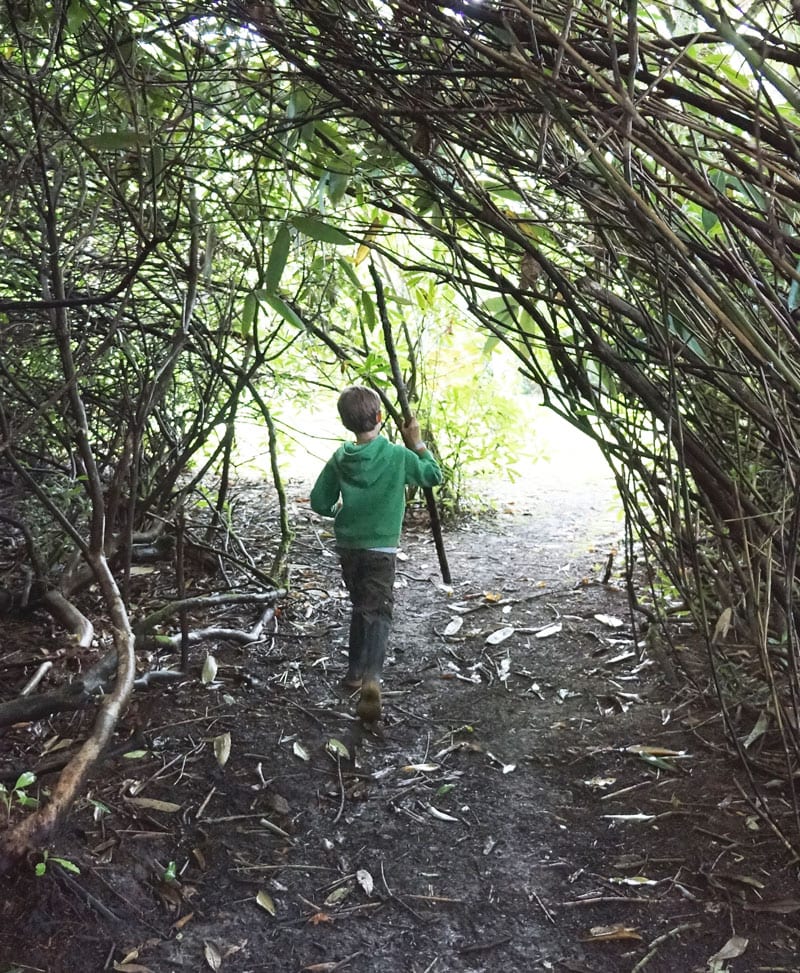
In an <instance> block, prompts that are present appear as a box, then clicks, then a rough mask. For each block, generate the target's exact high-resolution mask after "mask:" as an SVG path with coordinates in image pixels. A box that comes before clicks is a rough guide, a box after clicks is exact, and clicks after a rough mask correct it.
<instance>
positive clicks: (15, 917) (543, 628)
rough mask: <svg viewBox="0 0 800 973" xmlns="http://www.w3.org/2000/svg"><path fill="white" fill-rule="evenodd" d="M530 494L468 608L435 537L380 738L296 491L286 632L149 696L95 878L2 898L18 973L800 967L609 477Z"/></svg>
mask: <svg viewBox="0 0 800 973" xmlns="http://www.w3.org/2000/svg"><path fill="white" fill-rule="evenodd" d="M528 486H529V487H530V489H529V490H524V489H519V488H516V489H515V490H513V491H511V492H510V493H509V494H508V495H507V496H506V497H501V499H500V502H499V507H498V514H497V516H496V518H495V519H493V520H490V521H487V522H482V523H475V524H472V525H471V526H468V527H465V528H463V529H461V530H458V531H455V532H451V533H449V534H448V536H447V550H448V555H449V559H450V564H451V569H452V572H453V577H454V585H453V590H452V591H447V590H445V589H444V588H443V586H441V585H440V584H439V583H438V582H437V568H436V559H435V552H434V550H433V547H432V545H431V543H430V542H429V540H428V537H427V532H426V530H425V525H424V523H423V522H422V520H421V519H420V520H419V521H418V522H413V521H412V524H411V526H410V527H409V529H408V530H407V532H406V542H405V547H404V552H405V554H406V555H407V559H406V560H404V561H403V562H402V564H401V574H400V587H399V588H398V604H397V622H396V627H395V633H394V637H393V642H392V651H391V653H390V658H389V660H388V664H387V667H386V671H385V677H386V678H385V689H386V721H385V725H384V728H383V732H382V733H381V734H380V735H379V736H376V735H374V734H367V733H365V732H363V731H362V730H361V728H360V727H359V724H358V723H357V722H356V721H355V719H354V718H353V715H352V714H353V709H354V707H353V702H352V700H348V699H347V698H346V697H342V696H340V695H339V692H338V690H337V680H338V678H339V677H340V676H341V674H342V672H343V671H344V666H345V655H344V643H345V636H346V619H347V605H346V602H345V600H344V598H343V593H342V590H341V586H340V585H339V579H338V569H337V564H336V560H335V558H334V557H333V556H330V554H329V553H326V548H327V547H329V544H330V541H329V539H328V538H326V537H325V536H324V532H323V530H322V525H321V523H320V522H319V520H318V519H317V518H315V517H313V515H311V514H309V513H308V511H307V505H306V504H305V503H304V502H303V499H302V495H301V494H302V492H303V491H302V489H300V485H298V484H295V492H296V493H299V494H300V495H299V496H298V499H297V503H296V508H297V511H298V518H299V523H300V525H301V531H300V536H299V538H298V543H297V546H296V548H295V558H294V560H295V567H294V578H293V591H292V595H291V597H290V599H289V600H288V603H287V605H286V606H285V607H284V610H283V613H282V618H281V621H280V627H279V630H278V632H277V633H276V634H275V635H274V637H271V638H270V639H268V640H267V641H266V642H264V643H263V644H260V645H258V646H253V647H249V648H247V649H243V648H236V647H231V646H228V645H218V646H214V647H212V649H211V651H213V654H214V656H215V658H216V660H217V663H218V671H217V673H216V677H215V678H214V680H213V681H211V682H210V683H208V684H206V685H204V684H203V683H202V682H201V681H200V680H199V679H196V678H195V679H192V680H186V681H184V682H181V683H179V684H178V685H176V686H174V687H172V688H170V689H168V690H167V692H166V695H164V692H163V690H160V691H159V692H157V693H152V694H147V693H144V694H142V695H140V696H137V698H136V700H135V702H134V704H133V706H132V707H131V711H130V712H129V714H128V717H127V719H126V726H125V728H123V732H133V733H135V741H136V742H135V744H134V743H132V744H130V748H131V749H127V748H123V750H125V751H126V752H127V754H128V756H122V755H119V754H118V755H117V756H116V757H115V758H113V759H112V758H110V759H109V760H108V761H107V763H106V765H105V766H104V768H103V771H102V774H101V775H100V776H99V777H98V779H97V780H96V781H95V783H94V785H93V788H92V792H91V794H90V795H89V799H88V800H86V801H83V802H81V804H80V805H79V806H78V807H77V808H76V809H75V813H74V814H73V816H72V819H71V822H70V830H69V832H68V833H64V834H62V835H60V836H59V838H58V840H57V842H56V844H55V845H54V848H53V853H54V854H57V855H59V856H61V857H63V858H65V859H68V860H70V861H72V862H74V863H75V864H76V865H77V866H78V867H80V869H81V872H80V875H69V874H66V873H64V872H63V871H62V870H61V869H60V868H59V867H58V866H57V865H53V864H51V865H50V866H49V868H48V871H47V874H46V875H45V876H44V877H41V878H35V877H34V876H33V873H32V864H31V865H29V866H27V867H25V868H23V869H21V870H20V873H19V875H18V876H15V882H14V883H13V884H10V885H6V887H5V888H4V890H3V893H2V895H3V901H2V905H0V970H6V969H8V970H26V971H27V970H45V971H47V973H60V971H65V973H75V971H79V970H80V971H83V970H87V971H89V970H91V971H93V970H103V969H109V970H119V971H123V973H143V971H146V970H151V971H153V973H169V971H184V970H187V971H201V970H208V969H214V970H222V971H225V973H246V971H252V973H256V971H287V973H292V971H301V970H309V971H320V973H321V971H332V970H347V971H354V973H357V971H372V970H377V969H380V970H381V971H383V973H478V971H486V973H490V971H498V970H504V971H530V970H555V971H596V973H605V971H633V970H641V969H647V970H648V971H649V973H658V971H670V973H675V971H695V970H697V971H710V973H721V971H723V970H729V971H750V970H760V969H773V970H776V969H783V970H796V969H798V968H800V966H798V963H797V961H796V959H795V957H796V955H797V952H798V938H799V934H798V930H797V929H796V928H795V926H796V924H795V922H794V920H793V917H792V914H791V913H792V912H793V911H794V909H793V907H792V906H791V901H792V900H793V898H794V896H795V895H796V892H795V890H794V886H793V884H792V883H793V879H794V873H793V872H792V871H791V870H789V869H788V868H784V867H783V863H782V854H781V853H780V851H779V849H777V848H776V843H775V841H774V840H773V839H772V838H770V837H769V836H768V835H767V834H765V831H764V828H763V825H761V824H760V822H759V820H758V818H757V816H756V815H755V814H754V813H753V811H752V809H751V808H750V807H749V806H748V804H747V802H746V800H745V799H744V797H743V796H742V794H741V793H740V792H739V790H738V789H737V788H736V787H735V785H734V783H733V780H732V778H733V776H734V775H735V774H736V773H737V768H736V766H735V765H734V764H732V763H729V762H728V761H727V758H726V756H725V753H724V751H723V750H722V749H720V748H719V743H720V735H719V726H718V724H717V722H716V721H714V720H713V719H712V720H711V721H710V722H708V723H701V724H700V723H699V722H698V721H699V719H700V718H699V716H698V715H697V714H694V713H693V712H692V711H691V709H690V707H689V706H688V705H687V699H688V698H684V697H683V696H681V695H677V696H676V695H675V694H674V690H670V688H669V686H668V685H666V684H665V681H664V679H663V674H662V673H661V671H660V670H659V669H658V667H657V666H656V665H654V664H653V660H651V659H648V658H647V657H646V656H645V657H644V658H640V657H639V655H637V653H636V652H635V651H634V648H635V647H634V644H633V641H632V637H631V629H630V622H629V618H628V614H627V606H626V601H625V597H624V594H623V592H622V590H621V589H620V588H619V587H618V586H616V585H615V584H614V583H613V579H612V584H610V585H603V584H600V583H599V577H600V574H601V573H602V570H603V568H604V566H605V564H606V561H607V557H608V554H609V552H610V550H611V549H612V547H613V546H614V544H615V543H616V542H617V540H618V535H619V533H620V530H621V525H620V522H619V520H618V519H617V517H616V514H615V513H614V512H613V510H612V509H611V500H610V495H609V491H608V484H607V483H602V482H598V481H597V480H596V478H594V477H591V476H586V477H584V478H581V477H580V476H578V475H572V476H571V477H570V479H569V481H566V480H565V479H564V478H563V476H559V475H557V474H556V475H554V476H550V477H549V478H545V477H544V476H542V477H540V478H539V479H538V480H537V482H536V483H535V484H534V483H531V484H529V485H528ZM257 500H258V498H257V497H256V498H255V499H254V504H255V502H257ZM615 619H617V620H619V622H620V623H621V624H617V622H616V621H615ZM459 621H460V627H458V626H459ZM195 661H196V670H197V673H199V670H200V667H201V666H202V661H203V660H202V657H197V658H196V660H195ZM73 719H74V720H77V718H73ZM13 732H14V733H18V734H19V733H23V732H30V730H15V731H13ZM53 732H56V733H58V734H60V735H61V736H62V737H68V736H69V735H70V734H71V733H73V732H79V726H78V724H77V722H75V723H72V722H71V721H70V720H69V719H64V720H63V721H58V722H57V723H56V724H55V725H54V726H51V727H47V728H45V730H44V731H43V738H44V737H48V736H50V734H52V733H53ZM226 734H229V735H230V757H229V759H228V760H227V763H226V764H225V766H224V768H223V767H221V766H220V765H219V760H218V758H217V757H215V741H216V749H217V753H219V752H220V748H224V747H225V746H226V742H225V741H226ZM9 742H10V743H11V744H12V745H13V744H14V742H15V738H14V737H13V734H12V737H11V739H10V740H9V739H8V738H7V740H6V743H7V744H8V743H9ZM645 748H659V750H657V751H653V750H650V751H648V750H647V749H645ZM130 754H133V756H131V755H130ZM92 801H95V802H100V804H99V805H98V804H97V803H92ZM776 901H777V902H778V906H775V905H774V903H775V902H776ZM781 902H782V903H783V905H781V904H780V903H781ZM787 902H788V903H789V904H788V905H787ZM765 903H766V911H765ZM798 908H800V904H798ZM726 944H727V949H728V951H729V952H730V954H731V955H732V956H733V958H731V959H728V960H725V959H721V960H719V961H714V960H712V959H710V958H711V957H712V956H713V955H714V954H716V953H717V951H719V950H720V949H721V948H723V947H726ZM3 964H5V965H3Z"/></svg>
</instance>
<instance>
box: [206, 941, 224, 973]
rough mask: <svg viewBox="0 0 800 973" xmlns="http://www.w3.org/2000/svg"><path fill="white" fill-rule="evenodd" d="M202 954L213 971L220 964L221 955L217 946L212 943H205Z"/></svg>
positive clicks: (217, 968)
mask: <svg viewBox="0 0 800 973" xmlns="http://www.w3.org/2000/svg"><path fill="white" fill-rule="evenodd" d="M203 955H204V956H205V958H206V963H208V965H209V966H210V967H211V969H212V970H214V973H217V971H218V970H219V969H220V967H221V966H222V956H220V952H219V950H218V949H217V947H216V946H215V945H214V944H213V943H206V944H205V947H204V949H203Z"/></svg>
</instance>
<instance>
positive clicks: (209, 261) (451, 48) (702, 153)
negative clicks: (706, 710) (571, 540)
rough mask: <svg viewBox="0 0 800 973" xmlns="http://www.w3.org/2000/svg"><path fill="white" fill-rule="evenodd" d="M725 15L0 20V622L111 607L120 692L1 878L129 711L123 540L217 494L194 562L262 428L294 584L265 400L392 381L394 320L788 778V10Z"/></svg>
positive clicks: (375, 12) (798, 183)
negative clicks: (543, 441) (484, 405)
mask: <svg viewBox="0 0 800 973" xmlns="http://www.w3.org/2000/svg"><path fill="white" fill-rule="evenodd" d="M743 9H744V8H742V7H738V6H736V5H734V4H730V3H727V2H720V3H719V4H717V5H715V6H708V5H706V4H705V3H704V2H703V0H687V2H686V4H685V5H683V6H681V7H678V6H675V5H672V4H667V3H662V2H660V0H656V2H653V3H650V4H632V5H626V6H623V5H618V4H615V3H613V2H608V3H606V2H600V0H591V2H588V3H584V4H572V3H568V2H565V3H552V2H545V3H543V4H530V3H529V2H528V0H497V2H487V3H472V2H466V0H464V2H461V0H444V2H442V0H435V2H434V0H430V2H429V0H423V2H412V0H387V2H386V3H383V2H378V0H352V2H351V0H271V2H267V3H258V2H254V3H243V4H239V3H229V4H227V5H225V4H207V5H205V6H204V5H203V4H202V3H200V4H194V5H191V7H187V5H184V4H175V3H170V2H166V3H163V2H160V3H149V2H145V3H138V4H126V3H122V2H119V0H114V2H112V3H103V4H99V3H94V2H90V0H81V2H71V3H69V4H66V3H56V4H45V3H42V2H38V0H33V2H30V3H14V4H7V5H5V6H4V8H3V12H2V14H0V19H1V20H2V26H3V30H2V34H3V37H4V40H3V42H2V45H0V76H1V77H2V84H0V101H1V102H2V104H1V105H0V108H1V110H2V118H3V124H2V129H1V130H0V131H1V132H2V135H0V138H2V143H3V149H2V161H0V190H1V191H2V209H1V210H0V213H1V214H2V222H1V223H0V234H1V235H0V247H1V248H2V263H0V278H1V281H2V283H1V285H0V341H1V342H2V358H1V360H0V475H2V482H1V483H0V488H2V491H3V493H2V496H3V500H2V503H0V521H2V525H3V535H4V537H5V543H6V551H7V553H8V555H9V556H8V558H7V559H6V561H5V562H4V565H5V567H4V574H3V578H2V585H1V587H2V591H0V599H2V607H3V609H4V611H5V612H6V613H7V614H9V613H15V612H16V613H19V612H20V611H21V610H23V609H25V608H29V607H30V606H32V605H44V606H46V607H47V608H48V609H49V610H50V611H51V612H53V613H55V614H56V615H57V616H58V617H59V618H60V619H62V620H65V622H66V623H67V624H70V623H74V625H77V630H78V633H79V638H85V637H86V633H85V632H83V634H82V635H81V634H80V633H81V621H80V620H78V621H77V622H76V621H75V610H74V607H73V603H72V599H73V596H74V595H75V594H76V593H77V592H79V591H81V590H82V588H84V587H85V586H86V585H87V584H88V583H89V582H90V581H91V582H94V583H96V584H97V585H98V588H99V591H100V593H101V595H102V606H103V607H102V611H101V612H100V613H99V615H98V617H97V618H95V619H94V620H93V621H94V624H95V625H96V626H98V627H99V628H103V629H107V631H108V633H109V637H110V638H113V642H114V646H113V651H112V653H111V657H112V670H113V669H115V671H116V678H115V679H114V680H113V690H112V691H110V692H109V693H108V695H107V696H105V697H104V702H103V705H102V706H101V707H100V708H99V710H98V716H97V723H96V726H95V732H94V734H93V737H92V740H91V741H89V743H88V744H87V746H86V747H85V748H84V750H83V751H82V752H81V754H80V755H79V757H78V758H77V759H76V761H75V762H73V764H71V765H70V766H69V767H68V768H67V769H66V770H65V771H64V773H63V774H62V777H61V780H60V781H59V785H58V787H57V788H56V789H55V790H54V791H53V795H52V799H51V801H50V804H49V805H48V806H47V807H45V808H42V809H40V810H39V811H37V812H36V814H33V815H30V816H29V817H28V818H27V819H26V821H25V822H24V826H23V827H22V828H18V829H16V831H15V833H14V834H13V835H12V836H11V837H9V836H8V835H6V840H5V852H4V861H5V863H6V864H7V863H8V862H9V861H11V860H13V859H14V857H15V856H17V855H18V854H20V853H21V851H22V850H24V848H25V847H27V846H28V845H29V844H30V843H31V842H32V841H35V840H37V836H41V835H42V834H43V833H46V831H47V829H48V828H49V827H51V826H52V823H53V821H55V820H56V819H57V817H58V815H59V814H60V813H61V811H62V810H63V808H64V807H66V806H68V804H69V802H70V800H72V799H73V798H74V795H75V794H76V793H77V792H78V791H79V790H80V787H81V786H82V783H81V782H82V780H83V779H84V775H85V773H86V769H87V767H89V766H91V763H92V761H93V759H95V758H96V755H97V753H98V752H100V750H101V749H102V747H103V746H104V744H105V742H106V741H107V740H108V739H109V735H110V734H111V732H112V731H113V727H114V724H115V721H116V719H117V717H118V716H119V713H120V712H121V710H122V709H123V708H124V706H125V703H126V700H127V698H128V696H129V695H130V692H131V687H132V685H133V679H134V670H135V652H136V643H137V634H136V633H135V632H134V631H133V629H132V627H131V620H130V618H129V617H128V612H127V607H126V585H127V582H128V579H129V576H130V567H131V560H132V557H133V555H134V552H135V549H136V548H137V545H141V544H143V543H158V542H159V541H160V540H161V541H163V540H164V536H165V535H169V537H171V538H172V541H171V542H172V543H174V538H175V536H176V535H177V536H178V540H179V541H180V536H181V531H180V526H181V522H182V518H183V517H184V516H185V509H186V508H187V507H190V506H191V505H193V504H196V502H197V499H198V497H201V498H202V500H203V504H204V507H205V508H206V509H207V510H208V511H209V521H208V524H207V528H208V529H207V533H206V535H205V536H206V539H207V541H208V545H209V547H210V548H212V549H213V548H214V545H215V544H217V543H218V542H219V539H220V537H221V536H222V534H224V528H225V523H226V504H227V500H228V491H229V488H230V480H231V477H232V475H233V470H232V468H231V467H232V455H233V446H234V442H235V436H236V429H237V424H238V423H240V422H242V421H245V420H247V421H254V422H258V423H260V424H261V426H262V427H263V429H264V430H265V431H264V438H265V440H267V441H268V443H269V454H270V464H269V465H270V468H271V471H272V479H273V486H274V491H275V496H276V499H277V503H278V506H279V509H280V510H281V512H282V516H281V521H280V522H281V537H280V538H279V539H277V541H278V543H277V544H276V552H275V558H274V564H273V566H272V569H271V571H269V572H263V571H260V572H259V571H255V570H253V571H252V572H251V581H252V584H253V586H254V587H256V588H259V587H260V588H261V589H262V590H266V591H267V592H271V593H272V594H271V595H270V597H272V598H273V599H274V598H275V597H277V596H278V595H277V592H279V591H280V586H281V584H282V583H283V581H284V577H285V565H286V559H287V558H289V557H290V556H291V524H290V522H289V520H288V518H287V516H286V504H285V498H284V492H283V486H282V484H281V480H280V476H279V473H278V469H279V462H278V460H279V457H280V451H281V448H282V445H281V444H282V429H281V422H280V414H281V409H282V406H283V405H284V404H285V403H286V402H287V401H291V402H294V403H298V404H300V405H302V404H304V403H305V404H307V403H309V402H313V399H314V396H315V394H316V393H317V390H319V389H335V388H336V387H338V386H340V385H341V384H342V383H343V381H350V380H352V381H356V380H357V381H366V382H370V383H372V384H374V385H375V386H376V387H377V388H378V389H379V390H380V391H382V392H383V393H384V394H386V393H387V392H390V391H391V389H390V388H389V383H388V382H387V378H386V374H387V368H386V353H385V349H384V347H383V344H382V343H381V341H380V338H379V337H378V338H376V335H379V334H380V325H379V321H380V319H381V318H389V319H391V321H392V322H393V326H394V329H395V340H396V343H397V347H398V350H399V354H400V357H401V359H402V365H403V368H404V370H405V376H406V380H407V381H408V383H409V388H410V390H411V392H412V396H413V397H414V399H415V402H416V404H417V406H418V407H419V409H420V411H421V414H423V415H424V413H425V407H426V396H428V395H429V394H430V392H431V389H430V388H429V386H428V379H427V376H426V369H425V364H426V363H425V357H424V353H423V352H422V351H421V349H422V348H423V342H422V339H421V337H420V335H421V332H422V329H423V328H424V326H425V325H426V322H429V321H431V320H433V319H437V318H438V319H440V320H445V321H446V320H448V319H453V318H458V319H459V321H460V323H462V324H463V323H464V322H467V325H468V326H469V327H470V328H472V329H474V330H475V332H476V333H478V334H481V335H482V336H484V337H485V340H486V342H487V344H488V345H502V346H505V347H506V348H507V349H508V350H509V351H510V353H511V354H513V356H515V359H516V362H517V364H518V367H519V369H520V370H521V372H522V373H523V375H524V376H526V378H527V379H528V380H529V381H530V382H531V383H532V384H533V385H535V386H537V387H538V389H539V390H540V391H541V395H542V396H543V397H544V401H545V404H546V405H547V406H548V407H549V408H551V409H552V410H554V411H555V412H557V413H558V414H560V415H561V416H563V417H564V418H566V419H567V420H568V421H569V422H570V423H572V424H573V425H574V426H576V427H577V428H578V429H580V430H581V431H582V432H584V433H585V434H586V435H587V436H589V437H592V438H593V439H594V440H595V441H596V442H597V443H598V444H599V447H600V449H601V450H602V453H603V455H604V457H605V458H606V459H607V461H608V463H609V464H610V466H611V467H612V469H613V471H614V474H615V477H616V480H617V483H618V486H619V489H620V492H621V495H622V498H623V501H624V505H625V510H626V514H627V529H626V530H627V536H628V545H627V546H628V550H627V552H626V553H627V556H628V562H627V565H628V566H627V575H628V578H629V582H630V592H631V600H632V602H633V603H634V607H635V608H636V611H637V616H636V617H638V618H639V619H640V621H641V622H642V623H643V624H644V623H646V625H647V626H649V628H650V629H652V630H653V631H655V630H657V629H659V627H661V629H660V630H661V631H662V632H663V639H664V644H665V645H666V647H667V651H669V646H670V631H669V623H670V620H671V618H674V617H675V615H676V614H680V616H681V617H683V618H689V619H691V621H692V622H693V624H694V625H695V626H696V630H697V631H698V632H699V633H700V634H701V637H702V639H703V641H704V644H705V649H706V654H705V660H706V661H705V672H704V674H703V676H702V678H701V682H702V686H701V687H700V688H702V689H704V690H707V691H709V692H710V693H712V694H715V699H716V705H718V706H719V707H720V709H721V711H722V712H723V714H725V717H726V719H730V713H731V712H732V710H733V709H734V708H736V707H740V706H747V707H749V708H750V710H751V711H753V712H756V713H760V714H762V716H763V719H764V720H765V721H768V722H769V723H770V724H771V725H772V726H773V727H774V728H776V729H777V730H778V736H779V739H780V740H781V741H782V753H781V757H780V759H781V760H782V762H783V767H784V769H785V774H786V775H787V778H788V779H789V780H791V779H792V778H793V776H794V774H795V773H796V771H797V759H798V755H799V754H800V737H799V736H798V726H799V725H800V719H798V716H800V713H798V703H799V702H800V698H799V697H800V681H799V680H798V668H797V660H798V645H797V634H796V620H797V617H798V606H797V604H796V601H795V592H796V585H797V580H796V575H797V566H796V560H797V548H798V534H800V503H799V502H798V501H799V500H800V496H799V491H800V484H798V480H797V476H798V471H799V470H800V463H799V459H800V457H799V455H798V444H799V440H798V436H799V435H800V414H799V412H798V390H800V342H799V341H798V308H800V240H798V219H799V218H800V217H799V216H798V207H799V206H800V141H798V139H799V138H800V88H798V84H797V77H798V66H800V24H798V17H797V12H796V6H794V5H793V4H791V3H789V2H788V0H780V2H770V0H767V2H765V3H761V4H754V5H752V6H751V7H750V8H749V12H746V13H745V12H743ZM409 308H413V313H412V312H411V310H409ZM301 365H302V367H301ZM390 399H391V395H388V396H387V400H390ZM436 434H437V429H436V428H435V426H433V427H432V429H431V435H432V436H433V437H434V440H435V437H436ZM634 555H635V556H634ZM242 560H243V561H246V557H245V556H244V554H243V555H242ZM634 574H636V577H635V578H634ZM643 586H644V588H645V589H649V590H648V598H647V607H645V606H644V604H643V603H642V598H641V590H642V587H643ZM731 645H736V646H739V647H741V646H744V647H746V649H747V651H746V652H744V653H741V654H740V655H739V656H738V658H739V659H740V661H739V663H738V665H740V667H741V668H742V670H743V671H742V672H741V673H740V678H739V679H737V681H736V690H735V691H734V690H733V689H731V687H730V685H729V684H728V682H727V681H726V679H725V678H723V675H724V673H723V664H725V665H727V664H728V663H727V661H726V652H727V650H728V648H729V647H730V646H731ZM742 660H743V661H742ZM676 664H677V665H679V664H680V660H679V659H676ZM693 678H695V679H696V678H697V676H696V674H695V676H694V677H693ZM731 737H732V739H733V740H735V739H736V734H735V732H734V731H733V727H732V726H731ZM740 755H741V759H742V760H743V761H744V762H745V763H746V762H747V760H748V759H749V758H748V755H747V753H746V752H745V751H744V749H743V748H740ZM754 786H755V783H754Z"/></svg>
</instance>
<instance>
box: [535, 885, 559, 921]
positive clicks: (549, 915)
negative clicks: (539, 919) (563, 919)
mask: <svg viewBox="0 0 800 973" xmlns="http://www.w3.org/2000/svg"><path fill="white" fill-rule="evenodd" d="M531 898H533V899H536V904H537V905H538V906H539V908H540V909H541V910H542V912H543V913H544V914H545V915H546V916H547V918H548V919H549V920H550V922H552V923H553V925H555V922H556V920H555V918H554V917H553V913H552V912H551V911H550V910H549V909H548V908H547V906H546V905H545V904H544V902H542V900H541V899H540V898H539V895H538V893H536V892H531Z"/></svg>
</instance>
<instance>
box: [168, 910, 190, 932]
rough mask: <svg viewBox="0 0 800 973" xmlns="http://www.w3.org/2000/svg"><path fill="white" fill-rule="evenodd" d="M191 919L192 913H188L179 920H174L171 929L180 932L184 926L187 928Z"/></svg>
mask: <svg viewBox="0 0 800 973" xmlns="http://www.w3.org/2000/svg"><path fill="white" fill-rule="evenodd" d="M192 919H194V913H193V912H188V913H187V914H186V915H185V916H181V917H180V919H176V920H175V922H173V923H172V928H173V929H176V930H177V931H178V932H180V930H181V929H183V927H184V926H188V924H189V923H190V922H191V921H192Z"/></svg>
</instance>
